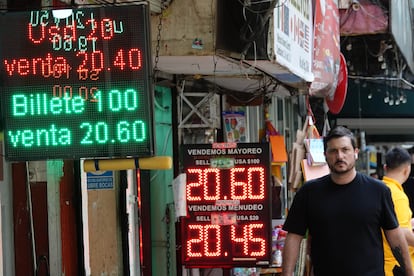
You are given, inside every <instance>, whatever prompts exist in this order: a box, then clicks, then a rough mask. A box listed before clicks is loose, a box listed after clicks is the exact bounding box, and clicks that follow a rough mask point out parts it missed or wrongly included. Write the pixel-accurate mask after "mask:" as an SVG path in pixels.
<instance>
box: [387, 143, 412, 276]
mask: <svg viewBox="0 0 414 276" xmlns="http://www.w3.org/2000/svg"><path fill="white" fill-rule="evenodd" d="M385 172H386V174H385V176H384V177H383V179H382V180H383V181H384V183H385V184H386V185H387V186H388V187H389V188H390V190H391V197H392V200H393V203H394V210H395V213H396V215H397V219H398V223H399V225H400V228H401V230H402V232H403V235H404V237H405V239H406V240H407V244H408V246H409V248H408V249H409V253H410V256H411V262H412V263H413V264H414V233H413V230H412V226H411V216H412V211H411V209H410V204H409V200H408V197H407V195H406V194H405V192H404V190H403V187H402V183H404V182H405V181H406V180H407V178H408V176H409V175H410V172H411V155H410V154H409V153H408V151H407V150H405V149H404V148H401V147H394V148H392V149H390V150H389V151H388V152H387V153H386V155H385ZM383 243H384V270H385V275H386V276H392V275H398V274H394V273H393V269H394V267H395V266H399V263H398V261H397V259H396V258H395V256H394V254H393V252H392V251H391V248H390V246H389V245H388V243H387V241H386V240H384V242H383ZM396 269H397V268H396Z"/></svg>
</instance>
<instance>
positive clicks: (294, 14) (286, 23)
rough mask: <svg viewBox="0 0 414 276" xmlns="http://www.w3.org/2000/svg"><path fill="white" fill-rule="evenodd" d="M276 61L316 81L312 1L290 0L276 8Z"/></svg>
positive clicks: (298, 74)
mask: <svg viewBox="0 0 414 276" xmlns="http://www.w3.org/2000/svg"><path fill="white" fill-rule="evenodd" d="M273 16H274V33H275V41H274V45H275V55H276V61H277V62H278V63H279V64H281V65H283V66H285V67H287V68H288V69H289V70H290V71H291V72H292V73H294V74H295V75H297V76H299V77H301V78H302V79H304V80H305V81H307V82H312V81H313V80H314V76H313V73H312V53H313V24H312V0H286V1H282V3H281V4H280V5H277V7H276V8H275V9H274V13H273Z"/></svg>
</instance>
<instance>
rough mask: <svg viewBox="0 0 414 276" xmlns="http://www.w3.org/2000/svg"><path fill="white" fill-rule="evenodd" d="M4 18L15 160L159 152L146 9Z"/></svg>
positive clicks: (0, 32)
mask: <svg viewBox="0 0 414 276" xmlns="http://www.w3.org/2000/svg"><path fill="white" fill-rule="evenodd" d="M68 11H69V13H68V14H67V15H66V16H65V17H61V16H57V15H56V13H55V12H54V11H52V10H32V11H23V12H4V13H1V14H0V41H1V43H0V77H1V80H2V81H1V84H0V90H1V91H0V94H1V105H2V106H1V112H2V117H1V121H2V124H3V127H4V140H5V156H6V159H7V160H10V161H24V160H45V159H79V158H94V157H128V156H134V157H141V156H151V155H153V154H154V143H153V134H152V132H153V118H152V116H153V115H152V114H153V111H152V110H153V108H152V107H153V102H152V99H153V89H152V84H151V70H152V65H151V62H152V61H151V56H152V55H151V51H150V50H151V48H150V26H149V7H148V5H147V4H145V3H143V2H142V3H140V4H137V5H125V6H110V7H92V8H91V7H82V8H73V9H69V10H68Z"/></svg>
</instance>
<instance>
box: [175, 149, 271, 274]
mask: <svg viewBox="0 0 414 276" xmlns="http://www.w3.org/2000/svg"><path fill="white" fill-rule="evenodd" d="M269 159H270V158H269V146H268V144H250V143H241V144H236V143H230V144H227V143H224V144H221V143H219V144H213V145H185V146H184V148H183V165H184V171H185V173H186V179H187V180H186V200H187V212H188V216H187V217H185V218H183V219H182V223H181V226H182V229H181V230H182V231H181V233H182V261H183V264H184V265H186V266H188V267H213V266H214V267H243V266H247V267H254V266H257V265H269V260H270V252H271V215H270V205H271V191H270V182H269V164H270V162H269Z"/></svg>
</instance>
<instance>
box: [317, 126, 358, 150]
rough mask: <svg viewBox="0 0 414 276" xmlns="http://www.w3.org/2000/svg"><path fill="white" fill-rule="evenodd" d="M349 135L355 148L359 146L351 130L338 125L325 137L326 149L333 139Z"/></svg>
mask: <svg viewBox="0 0 414 276" xmlns="http://www.w3.org/2000/svg"><path fill="white" fill-rule="evenodd" d="M341 137H348V138H349V139H350V140H351V144H352V147H353V148H354V149H355V148H356V147H357V143H356V139H355V136H354V134H353V133H352V131H351V130H349V129H348V128H346V127H344V126H336V127H334V128H332V129H331V130H330V131H329V133H328V134H327V135H326V136H325V137H324V138H323V146H324V148H325V150H326V148H327V144H328V142H329V141H330V140H331V139H334V138H341Z"/></svg>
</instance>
